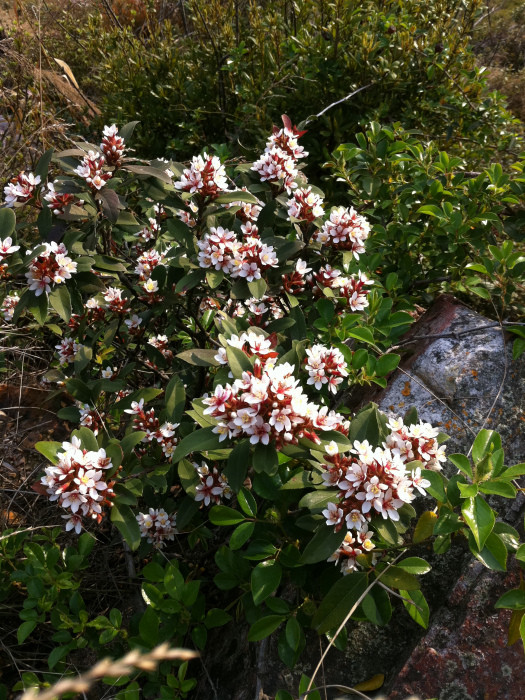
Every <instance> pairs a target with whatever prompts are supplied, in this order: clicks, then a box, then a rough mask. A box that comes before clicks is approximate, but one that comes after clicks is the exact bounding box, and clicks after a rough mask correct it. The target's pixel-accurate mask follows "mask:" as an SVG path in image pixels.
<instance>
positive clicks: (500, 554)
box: [469, 532, 507, 571]
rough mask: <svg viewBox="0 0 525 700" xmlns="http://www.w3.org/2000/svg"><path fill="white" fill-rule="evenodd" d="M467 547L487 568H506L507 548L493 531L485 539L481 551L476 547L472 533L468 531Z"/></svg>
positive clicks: (494, 569)
mask: <svg viewBox="0 0 525 700" xmlns="http://www.w3.org/2000/svg"><path fill="white" fill-rule="evenodd" d="M469 547H470V551H471V552H472V554H473V555H474V556H475V557H476V559H478V560H479V561H480V562H481V563H482V564H484V565H485V566H486V567H487V568H488V569H492V570H493V571H506V570H507V548H506V547H505V544H504V543H503V540H502V539H501V538H500V537H498V535H496V534H495V533H494V532H491V533H490V535H489V536H488V537H487V539H486V541H485V545H484V547H483V549H482V550H481V551H479V550H478V548H477V547H476V542H475V540H474V537H473V535H472V533H469Z"/></svg>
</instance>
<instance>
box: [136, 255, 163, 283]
mask: <svg viewBox="0 0 525 700" xmlns="http://www.w3.org/2000/svg"><path fill="white" fill-rule="evenodd" d="M166 252H167V251H166ZM166 252H164V253H159V252H158V251H157V250H155V248H150V249H149V250H146V251H145V252H144V253H142V255H139V257H138V258H137V265H136V267H135V274H136V275H139V279H140V281H141V282H144V281H145V280H148V279H149V278H150V277H151V273H152V272H153V270H154V269H155V268H156V267H157V265H166V262H165V257H166Z"/></svg>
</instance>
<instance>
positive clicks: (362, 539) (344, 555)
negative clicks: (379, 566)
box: [327, 523, 376, 576]
mask: <svg viewBox="0 0 525 700" xmlns="http://www.w3.org/2000/svg"><path fill="white" fill-rule="evenodd" d="M373 534H374V533H373V532H372V530H369V529H368V525H367V524H366V523H364V524H363V526H362V527H361V529H359V530H357V532H356V533H355V537H354V535H353V533H351V532H347V533H346V535H345V538H344V540H343V541H342V543H341V546H340V547H339V548H338V549H336V551H335V552H334V553H333V554H332V556H330V557H328V559H327V561H335V563H336V564H339V563H341V573H342V574H343V576H346V574H351V573H352V571H355V570H356V569H358V568H360V564H359V562H358V560H357V558H358V557H359V556H360V555H361V554H368V552H371V551H372V550H373V549H374V548H375V544H374V543H373V542H372V539H371V538H372V536H373ZM375 559H376V557H375V555H374V557H373V559H372V564H374V563H375Z"/></svg>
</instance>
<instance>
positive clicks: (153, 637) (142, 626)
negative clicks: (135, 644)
mask: <svg viewBox="0 0 525 700" xmlns="http://www.w3.org/2000/svg"><path fill="white" fill-rule="evenodd" d="M139 632H140V636H141V639H142V640H143V641H144V642H146V645H147V646H149V647H151V648H153V647H154V646H156V644H157V643H158V640H159V618H158V617H157V615H156V613H155V611H154V610H153V608H152V607H151V605H148V607H147V608H146V610H145V612H144V614H143V615H142V617H141V618H140V622H139Z"/></svg>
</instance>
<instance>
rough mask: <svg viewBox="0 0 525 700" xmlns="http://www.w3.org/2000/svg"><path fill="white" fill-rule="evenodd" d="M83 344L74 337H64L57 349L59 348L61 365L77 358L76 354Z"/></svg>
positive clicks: (56, 346)
mask: <svg viewBox="0 0 525 700" xmlns="http://www.w3.org/2000/svg"><path fill="white" fill-rule="evenodd" d="M81 347H82V345H81V344H80V343H77V341H76V340H75V339H74V338H63V339H62V340H61V341H60V343H59V344H58V345H55V349H56V350H58V359H59V362H60V364H61V365H66V364H70V363H71V362H73V361H74V360H75V355H76V354H77V352H78V351H79V350H80V348H81Z"/></svg>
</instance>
